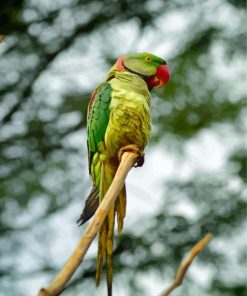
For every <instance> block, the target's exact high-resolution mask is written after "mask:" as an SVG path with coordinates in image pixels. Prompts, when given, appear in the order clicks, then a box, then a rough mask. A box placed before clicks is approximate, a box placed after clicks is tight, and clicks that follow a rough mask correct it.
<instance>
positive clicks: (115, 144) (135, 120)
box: [105, 70, 151, 155]
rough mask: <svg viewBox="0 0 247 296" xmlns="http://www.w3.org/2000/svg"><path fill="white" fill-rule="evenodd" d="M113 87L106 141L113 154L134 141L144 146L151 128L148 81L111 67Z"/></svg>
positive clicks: (142, 147)
mask: <svg viewBox="0 0 247 296" xmlns="http://www.w3.org/2000/svg"><path fill="white" fill-rule="evenodd" d="M112 72H115V73H114V78H113V79H111V80H110V82H109V83H110V85H111V87H112V93H111V96H112V98H111V103H110V118H109V124H108V127H107V129H106V134H105V145H106V148H107V150H108V151H109V153H110V155H115V154H116V153H117V152H118V150H119V149H120V148H122V147H124V146H126V145H129V144H133V143H135V144H136V145H138V146H139V147H140V149H141V150H143V149H144V147H145V145H146V143H147V141H148V139H149V136H150V130H151V119H150V99H151V98H150V93H149V91H148V87H147V84H146V82H145V81H144V80H143V79H142V78H140V77H139V76H137V75H135V74H133V73H130V72H127V71H126V72H125V71H124V72H118V71H114V70H113V71H111V72H110V73H109V75H108V76H112V74H113V73H112Z"/></svg>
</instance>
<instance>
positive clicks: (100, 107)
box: [87, 82, 112, 172]
mask: <svg viewBox="0 0 247 296" xmlns="http://www.w3.org/2000/svg"><path fill="white" fill-rule="evenodd" d="M111 92H112V88H111V85H110V83H108V82H104V83H102V84H101V85H100V86H99V87H98V88H97V89H96V90H95V93H94V95H93V96H92V100H93V101H92V102H91V104H90V105H89V108H88V115H87V136H88V158H89V172H91V164H92V158H93V155H94V154H95V153H96V152H97V151H98V150H99V148H98V145H99V144H100V142H102V141H104V137H105V131H106V128H107V126H108V122H109V113H110V108H109V106H110V101H111Z"/></svg>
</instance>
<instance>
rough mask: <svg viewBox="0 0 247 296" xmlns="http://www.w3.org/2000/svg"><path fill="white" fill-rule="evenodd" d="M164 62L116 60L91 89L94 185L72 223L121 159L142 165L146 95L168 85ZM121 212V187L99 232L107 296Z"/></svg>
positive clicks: (134, 57) (140, 56)
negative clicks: (129, 157) (133, 157)
mask: <svg viewBox="0 0 247 296" xmlns="http://www.w3.org/2000/svg"><path fill="white" fill-rule="evenodd" d="M169 78H170V70H169V67H168V65H167V62H166V61H165V60H164V59H162V58H160V57H158V56H156V55H153V54H150V53H146V52H144V53H129V54H126V55H124V56H120V57H119V58H118V59H117V61H116V62H115V64H114V65H113V67H112V68H111V69H110V71H109V72H108V73H107V75H106V79H105V81H104V82H102V83H101V84H100V85H99V86H98V87H96V89H95V90H94V91H93V93H92V96H91V99H90V101H89V104H88V110H87V148H88V163H89V174H90V176H91V179H92V182H93V187H92V190H91V192H90V194H89V196H88V197H87V199H86V201H85V206H84V209H83V211H82V214H81V215H80V217H79V219H78V220H77V222H78V224H79V225H82V224H84V223H85V222H86V221H88V220H89V219H90V218H91V217H92V216H93V215H94V213H95V211H96V210H97V208H98V206H99V204H100V202H101V201H102V199H103V198H104V196H105V194H106V192H107V190H108V188H109V187H110V185H111V183H112V181H113V179H114V176H115V173H116V171H117V168H118V166H119V163H120V160H121V155H122V154H123V153H124V152H125V151H132V152H135V153H138V155H139V159H138V161H137V163H136V165H135V166H142V165H143V163H144V148H145V146H146V144H147V142H148V140H149V138H150V132H151V94H150V91H151V90H152V89H153V88H154V87H163V86H164V85H165V84H167V83H168V81H169ZM125 214H126V187H125V185H124V187H123V188H122V190H121V192H120V193H119V196H118V197H117V199H116V201H115V204H114V205H113V206H112V208H111V209H110V211H109V213H108V215H107V217H106V218H105V221H104V222H103V224H102V226H101V228H100V230H99V233H98V254H97V265H96V285H97V286H98V285H99V284H100V281H101V273H102V269H103V264H104V262H105V264H106V278H107V293H108V296H112V280H113V269H112V255H113V235H114V224H115V220H116V222H117V228H118V234H119V235H120V234H121V231H122V229H123V224H124V218H125Z"/></svg>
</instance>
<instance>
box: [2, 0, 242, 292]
mask: <svg viewBox="0 0 247 296" xmlns="http://www.w3.org/2000/svg"><path fill="white" fill-rule="evenodd" d="M0 8H1V9H0V34H4V35H5V39H4V41H3V42H2V43H1V44H0V55H1V59H0V76H1V80H0V96H1V102H0V121H1V123H0V127H1V132H0V145H1V146H0V147H1V149H0V182H1V183H0V202H1V207H0V244H1V253H2V254H4V258H2V260H1V265H0V295H5V296H6V295H16V296H19V295H20V296H22V295H26V293H27V292H23V293H22V292H21V291H22V289H20V287H25V283H27V286H29V285H30V282H33V281H34V280H35V279H36V278H39V277H40V278H41V279H45V281H42V282H43V283H44V282H46V281H47V279H48V278H50V277H52V276H53V275H54V274H55V272H57V270H58V269H59V267H60V266H61V264H62V263H61V262H64V259H65V258H60V259H61V261H58V259H57V258H54V254H53V253H52V251H51V249H53V248H54V246H53V245H52V238H55V235H56V232H57V231H58V228H56V226H53V223H52V221H53V220H54V219H55V218H54V216H55V215H60V216H62V217H64V219H65V217H66V219H67V220H68V219H69V221H72V223H74V221H75V220H76V218H77V216H78V215H79V209H78V212H75V211H73V217H71V216H72V215H70V217H69V218H68V217H67V214H66V213H67V212H66V210H69V209H70V207H71V205H75V209H77V208H78V205H81V203H82V202H81V200H82V197H83V196H86V193H87V192H86V190H85V188H87V189H88V188H89V187H90V186H89V185H88V179H87V178H84V172H85V173H86V172H87V168H86V167H87V157H86V144H85V135H84V134H85V133H84V134H83V132H82V129H83V128H84V127H85V118H86V108H87V103H88V100H89V97H90V93H91V91H92V90H93V88H94V87H95V86H96V84H97V83H99V82H100V81H101V80H102V79H103V77H104V75H105V73H106V71H107V69H108V68H109V67H110V66H111V65H112V63H113V62H114V61H115V60H116V58H117V57H118V56H119V55H120V54H123V53H124V52H126V51H132V52H136V51H144V49H145V50H147V49H149V51H152V52H154V53H155V52H156V50H157V51H159V52H161V54H160V55H162V54H164V55H165V47H166V44H168V43H169V44H170V42H171V44H172V45H173V47H172V48H173V50H172V51H171V52H170V53H168V56H165V58H166V59H167V60H168V63H169V65H170V67H171V69H172V79H171V81H170V83H169V84H168V85H167V87H166V88H165V89H164V90H159V91H156V92H155V94H154V96H153V97H154V99H153V125H154V128H153V137H152V141H153V142H152V145H153V147H154V146H155V145H161V144H162V145H166V147H168V148H170V149H172V150H173V151H175V152H174V153H177V154H178V155H177V157H181V156H180V155H179V151H180V152H184V150H185V147H186V144H187V143H188V142H189V141H191V140H193V139H197V137H198V135H200V133H202V132H205V131H206V132H207V131H214V132H216V133H218V135H219V136H220V137H222V139H223V138H224V139H226V138H227V139H229V140H228V143H230V144H231V149H230V150H231V151H230V155H228V158H227V159H226V161H225V164H224V166H223V167H222V169H221V171H220V172H219V173H217V174H211V175H210V174H206V173H205V172H203V171H198V172H196V173H195V174H194V175H192V176H190V177H189V179H188V180H180V179H179V178H177V180H173V181H172V182H166V183H165V184H164V187H165V201H166V202H164V203H163V205H162V206H161V207H160V209H159V212H157V213H155V215H153V216H152V217H148V218H146V217H142V216H141V215H140V216H138V220H137V221H136V225H142V228H141V229H138V231H125V232H124V234H123V235H122V236H121V238H120V239H119V240H118V242H117V244H116V249H115V256H114V273H115V282H116V288H115V290H117V289H118V288H119V289H120V290H123V289H124V291H125V293H126V295H153V294H152V293H151V292H150V291H146V290H145V287H144V288H143V286H142V284H141V281H139V279H140V277H141V276H145V275H147V274H149V272H153V274H155V275H156V276H157V278H158V279H159V280H160V281H161V282H163V281H164V279H171V278H172V277H173V275H174V271H175V270H176V267H177V266H178V264H179V262H180V260H181V258H182V257H183V255H184V254H185V253H186V252H187V251H188V250H189V248H190V247H191V246H192V245H193V244H194V243H195V242H196V241H198V239H199V238H200V237H201V236H202V235H203V234H205V233H206V232H207V231H211V232H212V233H213V234H214V235H215V236H216V237H217V238H218V239H219V240H220V241H221V242H222V241H223V242H224V244H226V245H227V246H228V247H229V246H231V241H235V240H236V242H235V243H234V245H233V246H232V248H234V249H235V252H234V253H233V252H231V253H230V254H231V255H229V256H228V255H227V254H226V252H223V251H222V247H221V248H220V247H219V246H218V245H219V244H220V243H218V244H217V242H216V243H215V244H214V243H212V244H211V246H210V247H209V248H207V250H205V251H204V252H203V253H202V254H201V255H200V257H199V258H198V259H197V260H198V265H199V266H203V267H206V268H208V269H209V271H210V272H211V274H212V279H211V280H208V281H207V284H206V285H204V286H203V285H202V284H200V283H197V281H196V280H195V278H193V276H190V275H188V277H187V280H186V282H185V283H184V285H183V287H182V288H180V289H178V290H177V291H176V292H175V293H174V295H231V296H234V295H236V296H241V295H245V293H246V283H245V280H244V278H243V277H241V274H242V273H241V270H242V268H243V266H244V264H245V265H246V263H247V262H246V258H247V255H246V250H244V249H243V248H242V247H240V246H239V242H238V239H237V238H238V237H240V234H241V233H243V231H242V229H244V226H245V225H246V197H245V196H244V195H246V187H245V186H246V181H247V179H246V178H247V177H246V171H247V156H246V143H244V136H245V135H246V107H245V106H244V92H243V85H244V83H243V81H244V71H243V69H242V67H241V64H242V63H243V61H244V53H245V51H246V43H245V42H244V23H243V21H244V12H243V10H244V8H245V1H237V0H234V1H233V0H229V1H224V0H221V1H220V0H218V1H213V0H211V1H204V2H203V3H202V2H200V1H179V0H174V1H159V0H155V1H151V0H144V1H143V0H142V1H140V0H137V1H131V0H122V1H115V0H104V1H97V0H94V1H88V0H84V1H83V0H81V1H80V0H70V1H58V0H55V1H50V2H49V1H39V2H38V1H33V0H26V1H15V0H12V1H2V3H1V4H0ZM170 16H175V17H174V21H173V19H172V18H171V17H170ZM169 17H170V18H169ZM176 17H177V19H178V20H181V22H182V23H184V28H185V29H184V28H183V29H181V28H180V27H178V28H177V29H176V26H174V23H176V22H179V21H177V19H176ZM226 20H227V22H226ZM169 22H171V28H173V27H174V28H175V29H174V31H173V32H170V31H169ZM143 48H144V49H143ZM232 142H234V143H235V144H234V145H233V144H232ZM230 144H229V145H230ZM244 145H245V146H244ZM205 161H206V160H205ZM178 171H179V168H178ZM147 174H148V172H147ZM181 200H185V201H187V202H189V203H190V207H192V208H193V209H195V211H196V213H197V215H196V216H195V217H194V218H193V219H192V218H190V217H189V216H188V215H186V213H184V212H183V213H182V214H179V213H177V210H176V206H177V205H178V204H179V203H180V202H181ZM53 222H54V221H53ZM65 223H66V222H65ZM140 223H141V224H140ZM55 225H57V224H55ZM136 225H135V227H136ZM74 227H76V226H74ZM76 235H78V234H74V236H76ZM73 238H74V237H73ZM60 239H61V238H60ZM63 239H64V241H63V243H64V244H66V237H64V236H63ZM74 239H75V238H74ZM239 240H240V238H239ZM216 241H217V240H216ZM223 249H224V248H223ZM52 254H53V255H52ZM231 256H232V257H231ZM84 264H85V266H84V268H83V271H80V272H79V273H77V275H76V277H75V279H74V280H73V281H72V283H71V284H70V285H69V286H68V287H67V289H66V291H67V295H79V294H80V292H79V291H86V289H87V291H88V289H89V290H90V289H91V290H92V291H95V290H94V274H95V259H94V258H89V259H87V260H86V261H85V262H84ZM39 282H40V281H39ZM123 287H124V288H123ZM23 289H24V288H23ZM143 289H144V290H143ZM24 290H25V289H24ZM195 291H197V292H195ZM198 291H200V292H199V293H198ZM1 293H2V294H1ZM99 293H100V292H99ZM64 294H65V295H66V292H64ZM91 295H93V292H92V294H91ZM102 295H104V292H103V294H102Z"/></svg>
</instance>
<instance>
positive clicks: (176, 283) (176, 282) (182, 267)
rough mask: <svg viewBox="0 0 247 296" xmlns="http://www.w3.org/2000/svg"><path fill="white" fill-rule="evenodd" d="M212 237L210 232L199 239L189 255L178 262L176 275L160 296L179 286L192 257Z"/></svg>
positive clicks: (166, 294)
mask: <svg viewBox="0 0 247 296" xmlns="http://www.w3.org/2000/svg"><path fill="white" fill-rule="evenodd" d="M211 239H212V234H211V233H208V234H207V235H206V236H205V237H204V238H203V239H202V240H200V241H199V242H198V243H197V244H196V245H195V246H194V247H193V248H192V249H191V250H190V253H189V255H188V256H187V257H186V258H185V259H184V260H183V261H182V263H181V264H180V266H179V268H178V271H177V275H176V277H175V280H174V281H173V283H172V284H171V285H170V287H168V288H167V289H166V290H165V291H164V292H163V293H162V294H161V295H160V296H168V295H170V293H171V292H172V291H173V290H174V289H176V288H177V287H178V286H180V285H181V284H182V282H183V279H184V276H185V274H186V271H187V269H188V268H189V266H190V264H191V263H192V261H193V260H194V258H195V257H196V256H197V255H198V254H199V253H200V252H201V251H202V250H203V249H204V248H205V247H206V245H207V244H208V242H209V241H210V240H211Z"/></svg>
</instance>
